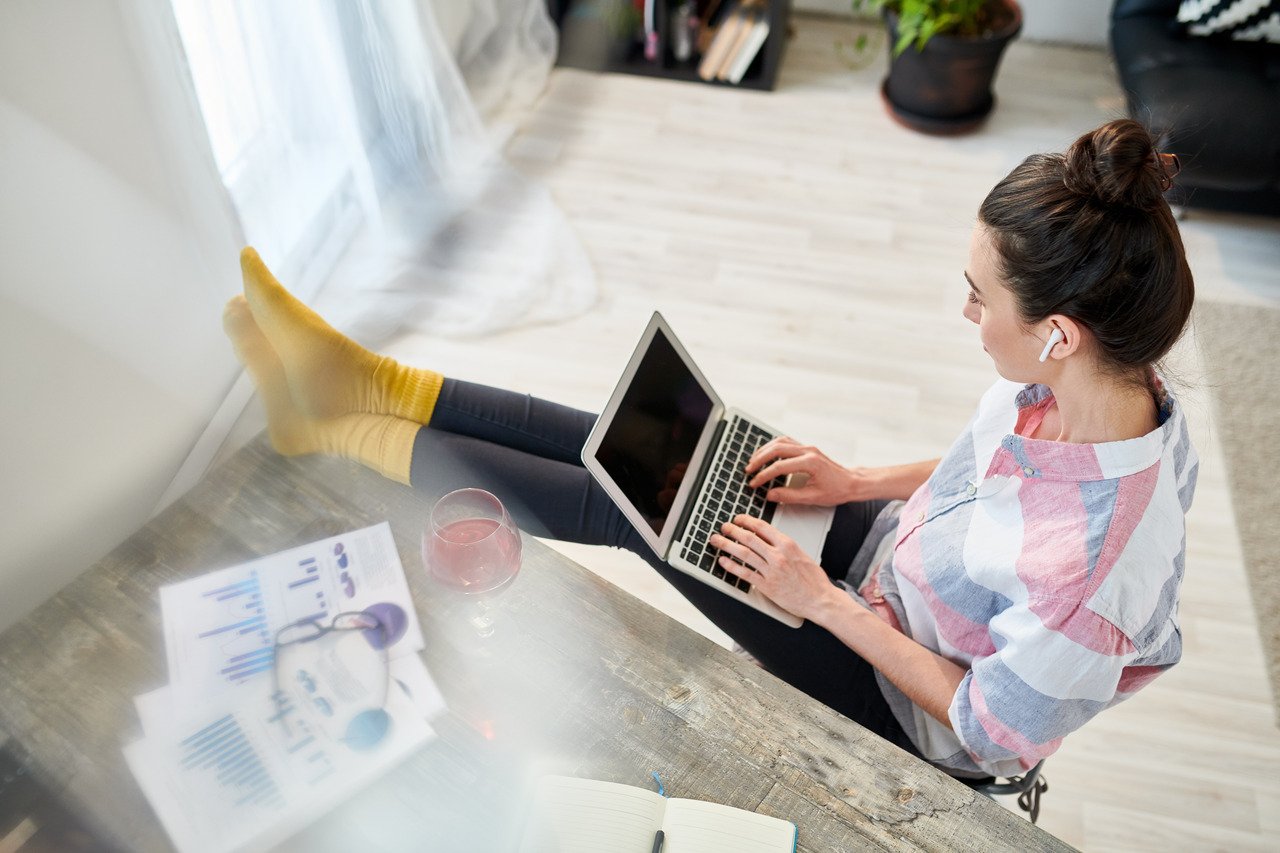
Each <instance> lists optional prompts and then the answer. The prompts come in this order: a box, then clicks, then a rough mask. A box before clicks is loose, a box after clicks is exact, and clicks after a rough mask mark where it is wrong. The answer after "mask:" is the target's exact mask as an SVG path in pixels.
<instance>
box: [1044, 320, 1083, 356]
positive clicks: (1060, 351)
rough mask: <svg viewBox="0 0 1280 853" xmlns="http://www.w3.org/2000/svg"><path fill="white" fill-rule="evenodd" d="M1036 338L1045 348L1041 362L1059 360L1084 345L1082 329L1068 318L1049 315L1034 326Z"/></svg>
mask: <svg viewBox="0 0 1280 853" xmlns="http://www.w3.org/2000/svg"><path fill="white" fill-rule="evenodd" d="M1036 337H1038V338H1039V339H1040V340H1041V342H1042V343H1043V344H1044V346H1045V349H1044V351H1043V353H1042V358H1041V359H1040V360H1041V361H1048V360H1049V359H1051V358H1053V359H1058V360H1061V359H1064V358H1068V357H1069V356H1071V355H1073V354H1074V353H1075V352H1076V351H1077V350H1079V349H1080V347H1081V345H1082V344H1083V343H1084V327H1083V326H1081V325H1080V324H1079V323H1077V322H1076V321H1075V320H1072V319H1071V318H1070V317H1067V316H1064V315H1062V314H1050V315H1049V316H1048V317H1045V318H1044V319H1043V320H1041V321H1040V322H1039V323H1038V324H1037V325H1036ZM1051 341H1053V343H1052V344H1051V343H1050V342H1051Z"/></svg>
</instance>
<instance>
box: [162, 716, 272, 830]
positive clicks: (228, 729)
mask: <svg viewBox="0 0 1280 853" xmlns="http://www.w3.org/2000/svg"><path fill="white" fill-rule="evenodd" d="M181 746H182V759H181V766H182V768H183V769H184V770H187V771H188V772H191V773H195V774H198V775H200V776H203V777H205V778H204V781H205V782H206V783H208V784H209V785H210V786H211V787H212V788H213V789H214V790H215V791H216V792H217V793H219V794H221V796H222V797H223V798H225V799H228V800H230V803H231V805H233V806H235V807H240V806H246V805H253V806H262V807H265V808H280V807H282V806H284V804H285V801H284V798H283V797H281V796H280V790H279V788H278V787H277V786H276V783H275V780H274V779H272V778H271V774H270V773H268V772H267V768H266V767H265V766H264V764H263V762H262V758H261V756H259V755H258V752H257V750H255V749H254V748H253V744H251V743H250V742H249V739H248V738H247V737H245V733H244V730H243V729H241V728H240V724H239V722H237V721H236V718H235V717H234V716H232V715H231V714H227V715H226V716H224V717H222V718H221V719H219V720H217V721H215V722H213V723H210V724H209V725H207V726H205V727H204V728H202V729H200V730H199V731H197V732H195V733H194V734H192V735H191V736H190V737H187V738H186V739H184V740H183V741H182V744H181Z"/></svg>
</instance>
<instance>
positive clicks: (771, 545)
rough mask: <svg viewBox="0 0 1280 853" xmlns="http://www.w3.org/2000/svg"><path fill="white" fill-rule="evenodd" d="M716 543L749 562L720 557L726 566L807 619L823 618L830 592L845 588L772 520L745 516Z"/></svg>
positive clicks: (726, 527) (714, 539)
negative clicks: (822, 611) (823, 609)
mask: <svg viewBox="0 0 1280 853" xmlns="http://www.w3.org/2000/svg"><path fill="white" fill-rule="evenodd" d="M720 530H721V533H720V534H715V535H712V537H711V544H712V545H714V546H715V547H717V548H719V549H721V550H722V551H724V552H725V554H727V555H729V556H732V557H734V558H736V559H738V560H740V561H741V562H742V563H745V564H746V565H745V566H743V565H741V564H739V563H736V562H734V561H733V560H731V559H729V557H728V556H723V557H721V558H720V565H721V566H723V567H724V569H725V571H727V572H731V573H733V574H735V575H737V576H738V577H740V578H745V579H746V580H747V581H748V582H750V583H751V585H752V586H754V587H755V588H756V589H758V590H760V592H762V593H764V595H765V596H766V597H768V598H769V600H770V601H772V602H773V603H774V604H777V605H778V606H779V607H781V608H782V609H784V610H786V611H788V612H790V613H794V614H795V615H796V616H799V617H801V618H802V619H809V620H811V621H817V620H815V619H814V618H813V615H814V614H815V613H817V612H819V611H820V610H821V609H822V607H823V605H824V604H825V602H826V601H827V600H828V597H829V596H831V595H832V593H833V592H838V591H839V589H838V587H836V586H835V585H834V584H832V583H831V579H830V578H829V577H827V573H826V572H825V571H823V569H822V566H820V565H818V563H817V562H816V561H815V560H814V559H813V558H812V557H810V556H809V555H808V554H806V553H805V552H804V551H803V550H802V549H801V548H800V546H799V545H797V544H796V542H795V540H794V539H792V538H791V537H790V536H787V535H786V534H785V533H782V532H781V531H780V530H778V528H776V527H774V526H773V525H772V524H770V523H768V522H767V521H761V520H760V519H758V518H752V517H751V516H749V515H739V516H737V517H736V518H734V519H733V521H728V522H725V524H724V525H723V526H722V527H721V528H720Z"/></svg>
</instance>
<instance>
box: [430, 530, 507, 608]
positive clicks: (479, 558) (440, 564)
mask: <svg viewBox="0 0 1280 853" xmlns="http://www.w3.org/2000/svg"><path fill="white" fill-rule="evenodd" d="M424 544H425V550H426V554H425V557H426V562H427V565H428V566H430V567H431V573H432V574H433V575H434V576H435V577H436V579H437V580H439V581H441V582H443V583H445V584H447V585H448V586H451V587H453V588H455V589H459V590H462V591H463V592H468V593H481V592H491V591H493V590H496V589H498V588H500V587H502V586H505V585H506V584H508V583H510V582H511V580H512V579H513V578H514V577H515V576H516V572H517V571H519V570H520V535H519V534H518V533H516V531H515V530H514V529H513V528H512V527H509V526H507V525H504V524H502V523H501V522H499V521H496V520H494V519H491V518H464V519H462V520H460V521H454V522H450V523H449V524H446V525H444V526H443V527H439V528H437V529H436V530H435V531H434V532H433V533H432V534H431V535H429V536H428V537H427V542H426V543H424Z"/></svg>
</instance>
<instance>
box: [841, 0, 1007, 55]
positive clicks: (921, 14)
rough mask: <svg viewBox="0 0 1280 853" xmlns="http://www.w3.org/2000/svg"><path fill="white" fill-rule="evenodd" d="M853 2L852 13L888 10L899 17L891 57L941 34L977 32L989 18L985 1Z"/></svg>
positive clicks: (908, 0)
mask: <svg viewBox="0 0 1280 853" xmlns="http://www.w3.org/2000/svg"><path fill="white" fill-rule="evenodd" d="M852 3H853V11H854V12H862V11H868V12H880V11H882V10H884V9H888V10H889V11H890V12H893V13H895V14H896V15H897V16H898V38H897V41H896V42H895V43H894V45H893V55H894V56H897V55H898V54H900V53H902V52H903V51H904V50H906V49H907V48H908V47H909V46H911V45H913V44H914V45H915V48H916V50H924V46H925V45H926V44H927V43H928V41H929V39H931V38H933V37H934V36H936V35H940V34H946V33H949V34H954V35H960V36H966V35H969V36H976V35H979V34H981V32H982V30H983V25H984V24H985V22H986V20H987V18H988V15H987V4H988V0H852Z"/></svg>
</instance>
